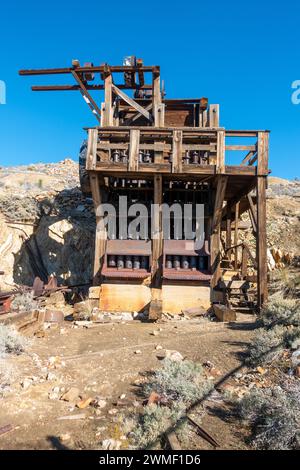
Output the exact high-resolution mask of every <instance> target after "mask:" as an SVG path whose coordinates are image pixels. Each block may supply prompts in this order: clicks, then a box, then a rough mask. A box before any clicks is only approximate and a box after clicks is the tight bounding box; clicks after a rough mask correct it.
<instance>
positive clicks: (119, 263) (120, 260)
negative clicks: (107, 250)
mask: <svg viewBox="0 0 300 470" xmlns="http://www.w3.org/2000/svg"><path fill="white" fill-rule="evenodd" d="M117 268H118V269H124V256H121V255H119V256H118V257H117Z"/></svg>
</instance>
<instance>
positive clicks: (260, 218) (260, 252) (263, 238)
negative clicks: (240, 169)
mask: <svg viewBox="0 0 300 470" xmlns="http://www.w3.org/2000/svg"><path fill="white" fill-rule="evenodd" d="M266 188H267V179H266V177H265V176H258V178H257V185H256V197H257V204H256V207H257V236H256V259H257V306H258V309H261V308H262V306H263V305H264V304H265V303H266V301H267V299H268V278H267V231H266Z"/></svg>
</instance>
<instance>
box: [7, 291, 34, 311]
mask: <svg viewBox="0 0 300 470" xmlns="http://www.w3.org/2000/svg"><path fill="white" fill-rule="evenodd" d="M33 295H34V294H33V292H24V293H21V294H17V295H16V296H15V298H14V299H13V301H12V303H11V309H12V310H18V311H20V312H29V311H31V310H34V309H36V308H37V306H38V302H37V301H36V300H34V298H33Z"/></svg>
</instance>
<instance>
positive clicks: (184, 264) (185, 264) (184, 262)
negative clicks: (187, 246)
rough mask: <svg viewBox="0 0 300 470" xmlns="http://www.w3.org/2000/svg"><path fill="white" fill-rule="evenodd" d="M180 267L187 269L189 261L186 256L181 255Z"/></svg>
mask: <svg viewBox="0 0 300 470" xmlns="http://www.w3.org/2000/svg"><path fill="white" fill-rule="evenodd" d="M181 267H182V269H189V267H190V263H189V260H188V257H187V256H182V257H181Z"/></svg>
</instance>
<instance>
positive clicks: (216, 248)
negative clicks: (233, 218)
mask: <svg viewBox="0 0 300 470" xmlns="http://www.w3.org/2000/svg"><path fill="white" fill-rule="evenodd" d="M227 181H228V177H227V176H225V175H220V176H217V189H216V196H215V203H214V215H213V220H212V226H211V238H210V253H211V254H210V259H211V272H212V279H211V287H212V288H214V287H216V286H217V284H218V282H219V279H220V276H221V273H220V263H221V240H220V239H221V220H222V208H223V203H224V196H225V190H226V186H227Z"/></svg>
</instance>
